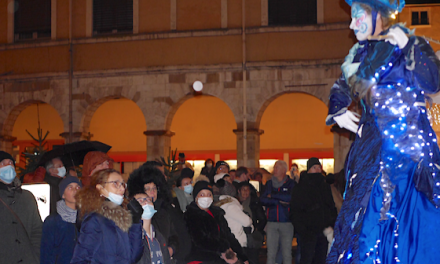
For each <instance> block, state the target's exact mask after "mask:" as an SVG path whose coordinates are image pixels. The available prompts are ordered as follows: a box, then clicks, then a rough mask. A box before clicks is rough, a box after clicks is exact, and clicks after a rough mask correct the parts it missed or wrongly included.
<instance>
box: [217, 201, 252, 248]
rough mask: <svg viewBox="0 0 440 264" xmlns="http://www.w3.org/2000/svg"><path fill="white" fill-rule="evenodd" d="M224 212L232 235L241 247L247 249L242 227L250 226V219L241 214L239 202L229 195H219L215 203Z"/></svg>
mask: <svg viewBox="0 0 440 264" xmlns="http://www.w3.org/2000/svg"><path fill="white" fill-rule="evenodd" d="M216 205H217V206H220V208H222V209H223V210H224V211H225V218H226V221H227V222H228V226H229V228H230V229H231V232H232V234H234V236H235V238H236V239H237V240H238V242H239V243H240V245H241V246H242V247H247V237H246V233H245V232H244V230H243V227H250V226H252V219H251V218H250V217H249V216H248V215H247V214H245V213H244V212H243V206H242V205H241V204H240V202H239V201H238V200H237V199H235V198H234V197H231V196H229V195H221V196H220V197H219V202H217V203H216Z"/></svg>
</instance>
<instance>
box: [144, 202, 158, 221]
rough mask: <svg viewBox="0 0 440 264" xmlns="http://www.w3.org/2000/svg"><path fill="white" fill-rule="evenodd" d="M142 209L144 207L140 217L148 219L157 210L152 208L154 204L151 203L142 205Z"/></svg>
mask: <svg viewBox="0 0 440 264" xmlns="http://www.w3.org/2000/svg"><path fill="white" fill-rule="evenodd" d="M142 209H144V212H143V213H142V219H146V220H149V219H151V218H152V217H153V215H154V214H155V213H156V212H157V211H156V209H154V206H153V205H151V204H146V205H144V206H142Z"/></svg>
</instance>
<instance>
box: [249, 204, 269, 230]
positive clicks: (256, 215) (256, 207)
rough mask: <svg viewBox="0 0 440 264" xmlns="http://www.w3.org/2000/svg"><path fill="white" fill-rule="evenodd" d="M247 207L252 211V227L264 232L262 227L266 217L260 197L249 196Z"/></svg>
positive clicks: (264, 224)
mask: <svg viewBox="0 0 440 264" xmlns="http://www.w3.org/2000/svg"><path fill="white" fill-rule="evenodd" d="M249 207H250V208H251V211H252V224H253V225H254V228H255V229H256V230H258V231H260V232H264V228H265V227H266V224H267V217H266V214H265V213H264V209H263V206H262V205H261V203H260V199H259V198H258V197H252V196H251V202H250V204H249Z"/></svg>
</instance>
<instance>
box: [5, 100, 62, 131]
mask: <svg viewBox="0 0 440 264" xmlns="http://www.w3.org/2000/svg"><path fill="white" fill-rule="evenodd" d="M39 103H42V104H48V105H50V106H52V108H53V109H55V111H57V113H58V115H59V116H60V117H61V115H60V113H59V111H58V110H57V109H56V108H55V107H54V106H53V105H51V104H50V103H48V102H44V101H42V100H27V101H24V102H22V103H20V104H18V105H16V106H14V107H13V108H12V109H11V111H9V114H8V115H7V117H6V119H5V121H4V122H3V128H2V134H3V135H4V136H12V130H13V128H14V124H15V121H16V120H17V118H18V116H19V115H20V113H21V112H22V111H23V110H24V109H26V108H27V107H28V106H31V105H33V104H39ZM61 120H62V121H63V126H64V125H65V124H64V120H63V119H61Z"/></svg>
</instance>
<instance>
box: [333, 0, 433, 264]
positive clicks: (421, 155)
mask: <svg viewBox="0 0 440 264" xmlns="http://www.w3.org/2000/svg"><path fill="white" fill-rule="evenodd" d="M347 2H348V3H349V4H351V1H347ZM359 2H363V3H366V2H367V4H368V2H370V3H371V2H379V5H380V4H381V3H382V2H383V0H361V1H359ZM401 2H402V1H401ZM401 2H400V6H395V7H396V8H395V9H394V10H399V9H401V8H402V7H403V5H402V3H401ZM397 5H399V4H397ZM370 6H373V8H376V6H374V5H370ZM396 26H398V27H401V28H402V30H403V31H404V32H405V33H407V34H411V32H409V31H408V30H407V29H406V28H404V27H403V26H402V25H395V26H393V27H396ZM387 32H388V30H386V31H384V32H382V33H381V35H386V34H387ZM341 68H342V72H343V74H342V76H341V78H340V79H339V80H337V81H336V83H335V84H334V86H333V87H332V89H331V93H330V103H329V115H328V117H327V119H326V124H327V125H332V124H334V123H335V121H334V120H333V117H335V116H338V115H341V114H343V113H345V111H347V107H348V106H349V105H350V104H351V102H352V100H353V99H355V100H359V101H360V106H361V109H362V117H361V119H360V121H359V129H358V133H357V134H356V139H355V140H354V142H353V144H352V146H351V149H350V151H349V153H348V156H347V160H346V164H345V175H346V179H347V186H346V191H345V197H344V203H343V205H342V208H341V211H340V214H339V216H338V219H337V222H336V225H335V240H334V242H333V245H332V249H331V252H330V253H329V256H328V258H327V263H387V264H388V263H437V262H438V257H439V253H440V247H439V245H438V241H439V239H440V229H439V228H438V227H439V226H440V209H439V208H437V207H438V206H439V205H440V166H439V164H440V152H439V148H438V145H437V138H436V135H435V133H434V131H433V129H432V128H431V125H430V123H429V121H428V117H427V110H426V107H425V99H427V96H428V94H434V93H437V92H438V91H439V90H440V87H439V69H440V61H439V60H438V59H437V57H436V56H435V54H434V51H433V50H432V48H431V47H430V45H429V44H428V43H427V42H426V41H425V40H424V39H423V38H420V37H416V36H414V35H411V36H410V37H409V41H408V44H407V45H406V46H405V48H403V49H402V50H401V49H400V48H399V47H397V46H394V45H392V44H390V43H388V42H385V41H364V42H360V43H357V44H356V45H355V46H354V47H353V48H352V49H351V50H350V53H349V55H348V56H347V57H346V59H345V63H344V64H343V65H342V67H341Z"/></svg>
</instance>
